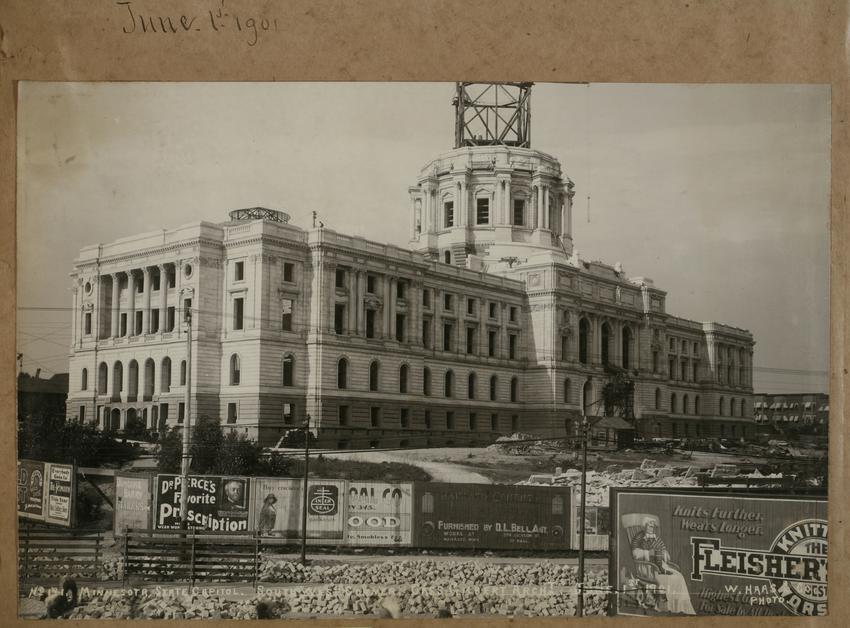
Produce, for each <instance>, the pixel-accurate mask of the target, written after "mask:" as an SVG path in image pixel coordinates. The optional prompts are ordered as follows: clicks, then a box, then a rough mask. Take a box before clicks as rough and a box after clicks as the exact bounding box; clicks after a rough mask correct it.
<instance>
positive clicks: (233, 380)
mask: <svg viewBox="0 0 850 628" xmlns="http://www.w3.org/2000/svg"><path fill="white" fill-rule="evenodd" d="M240 381H242V369H241V365H240V363H239V355H238V354H236V353H234V354H233V355H231V356H230V385H231V386H238V385H239V382H240Z"/></svg>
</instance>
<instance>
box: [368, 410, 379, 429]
mask: <svg viewBox="0 0 850 628" xmlns="http://www.w3.org/2000/svg"><path fill="white" fill-rule="evenodd" d="M369 417H370V419H371V422H372V427H380V426H381V409H380V408H378V407H375V406H373V407H371V408H369Z"/></svg>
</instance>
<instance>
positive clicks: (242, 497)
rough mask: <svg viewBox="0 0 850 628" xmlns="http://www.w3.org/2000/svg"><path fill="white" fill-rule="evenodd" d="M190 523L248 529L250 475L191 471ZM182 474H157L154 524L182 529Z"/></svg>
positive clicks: (223, 529) (211, 527)
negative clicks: (192, 472)
mask: <svg viewBox="0 0 850 628" xmlns="http://www.w3.org/2000/svg"><path fill="white" fill-rule="evenodd" d="M188 482H189V504H188V512H187V520H188V526H189V528H190V529H192V530H209V531H212V532H235V533H240V532H247V531H248V488H249V479H248V478H244V477H223V476H213V475H190V476H189V478H188ZM181 492H182V478H181V477H180V476H179V475H158V476H156V493H155V495H156V507H155V509H154V513H155V514H154V528H156V529H157V530H179V529H180V496H181Z"/></svg>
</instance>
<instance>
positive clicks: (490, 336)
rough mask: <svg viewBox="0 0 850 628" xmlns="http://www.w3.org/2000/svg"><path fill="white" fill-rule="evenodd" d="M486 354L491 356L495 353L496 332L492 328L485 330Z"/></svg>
mask: <svg viewBox="0 0 850 628" xmlns="http://www.w3.org/2000/svg"><path fill="white" fill-rule="evenodd" d="M487 355H488V356H490V357H491V358H492V357H495V355H496V332H495V331H492V330H491V331H488V332H487Z"/></svg>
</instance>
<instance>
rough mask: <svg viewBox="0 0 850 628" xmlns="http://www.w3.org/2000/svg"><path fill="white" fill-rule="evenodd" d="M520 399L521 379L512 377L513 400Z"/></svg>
mask: <svg viewBox="0 0 850 628" xmlns="http://www.w3.org/2000/svg"><path fill="white" fill-rule="evenodd" d="M518 399H519V380H518V379H517V378H516V377H513V378H511V401H513V402H516V401H517V400H518Z"/></svg>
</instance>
